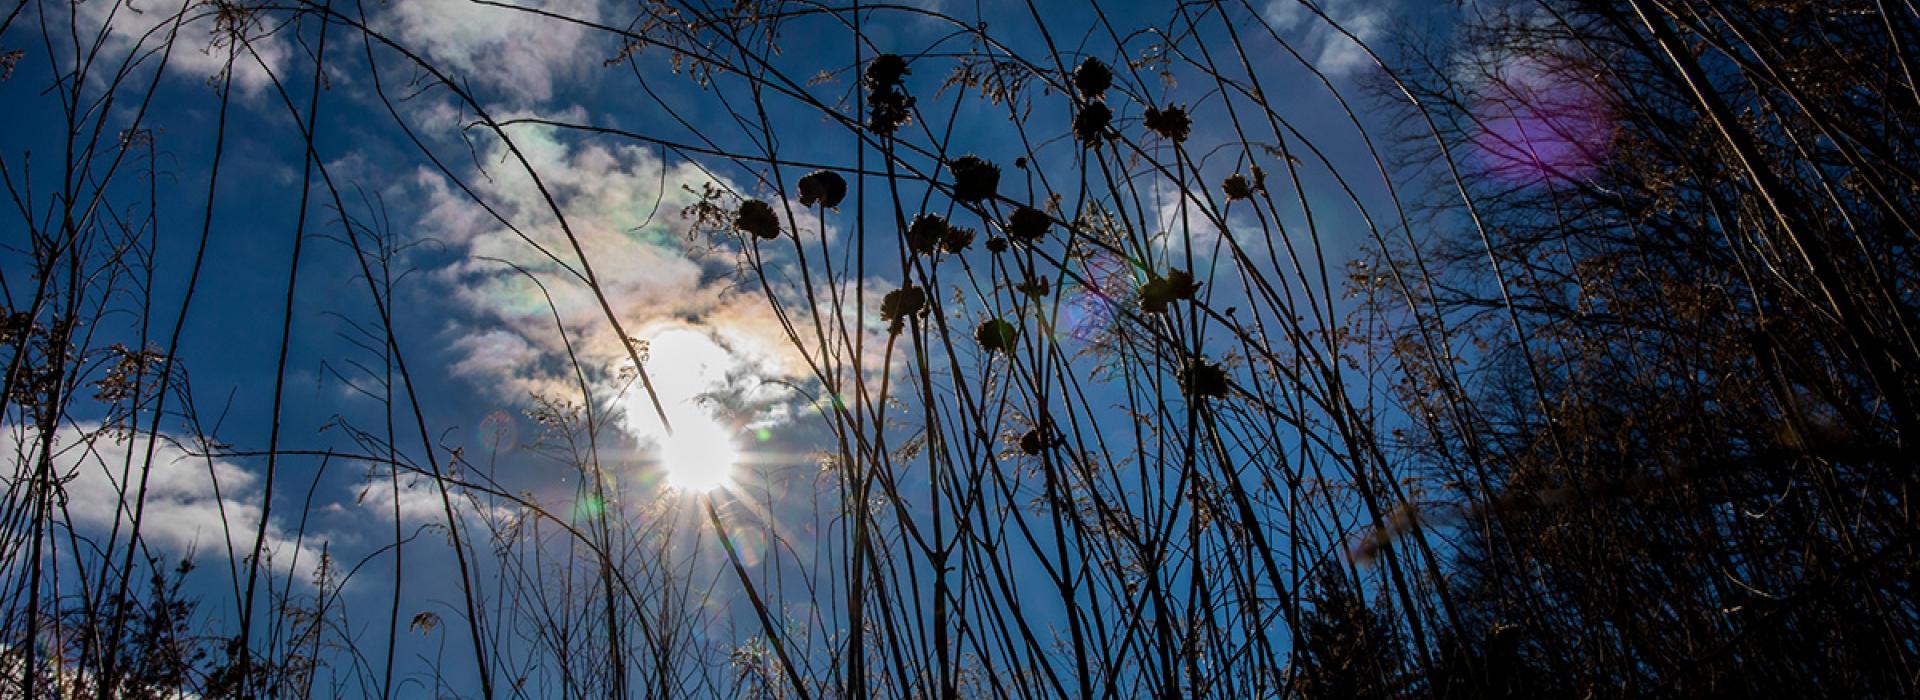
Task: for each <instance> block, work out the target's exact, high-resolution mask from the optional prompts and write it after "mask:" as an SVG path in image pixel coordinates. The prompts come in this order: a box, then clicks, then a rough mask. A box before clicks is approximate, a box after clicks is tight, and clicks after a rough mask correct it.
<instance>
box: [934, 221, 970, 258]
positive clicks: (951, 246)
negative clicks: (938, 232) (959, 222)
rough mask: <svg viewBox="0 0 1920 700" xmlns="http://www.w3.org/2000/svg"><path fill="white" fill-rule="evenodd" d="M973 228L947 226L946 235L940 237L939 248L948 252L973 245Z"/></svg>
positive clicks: (961, 249) (963, 249) (957, 251)
mask: <svg viewBox="0 0 1920 700" xmlns="http://www.w3.org/2000/svg"><path fill="white" fill-rule="evenodd" d="M973 237H974V232H973V229H970V228H967V227H965V226H948V227H947V235H946V237H945V238H942V239H940V249H941V250H944V251H947V252H948V253H960V252H962V251H965V250H966V249H967V246H970V245H973Z"/></svg>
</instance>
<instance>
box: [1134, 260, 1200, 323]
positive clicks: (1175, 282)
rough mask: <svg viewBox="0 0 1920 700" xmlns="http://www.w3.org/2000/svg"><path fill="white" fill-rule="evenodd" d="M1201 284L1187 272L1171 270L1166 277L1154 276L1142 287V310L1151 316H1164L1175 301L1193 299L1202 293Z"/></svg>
mask: <svg viewBox="0 0 1920 700" xmlns="http://www.w3.org/2000/svg"><path fill="white" fill-rule="evenodd" d="M1200 284H1201V283H1199V282H1196V281H1194V279H1193V273H1191V272H1188V271H1186V270H1170V271H1168V272H1167V276H1165V277H1161V276H1159V275H1154V276H1153V279H1150V280H1147V283H1146V284H1143V285H1140V309H1141V310H1142V311H1145V312H1147V313H1150V314H1164V313H1166V312H1167V307H1168V306H1169V305H1170V304H1172V303H1173V302H1174V301H1175V300H1179V299H1192V298H1193V296H1194V294H1195V293H1197V292H1199V291H1200Z"/></svg>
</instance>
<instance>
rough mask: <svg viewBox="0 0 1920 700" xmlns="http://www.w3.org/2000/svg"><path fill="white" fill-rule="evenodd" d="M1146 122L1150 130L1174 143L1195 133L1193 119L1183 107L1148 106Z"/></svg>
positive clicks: (1184, 139)
mask: <svg viewBox="0 0 1920 700" xmlns="http://www.w3.org/2000/svg"><path fill="white" fill-rule="evenodd" d="M1146 123H1147V130H1148V131H1152V132H1153V133H1156V134H1159V135H1160V137H1161V138H1164V139H1167V140H1169V141H1172V142H1174V143H1180V142H1183V141H1186V140H1187V136H1188V135H1189V134H1191V133H1193V120H1192V119H1190V118H1188V117H1187V110H1186V109H1185V108H1183V107H1168V108H1166V109H1156V108H1153V107H1148V108H1147V114H1146Z"/></svg>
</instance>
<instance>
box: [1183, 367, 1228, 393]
mask: <svg viewBox="0 0 1920 700" xmlns="http://www.w3.org/2000/svg"><path fill="white" fill-rule="evenodd" d="M1228 388H1229V385H1228V383H1227V372H1226V370H1223V369H1220V366H1219V365H1216V364H1213V363H1210V362H1207V361H1206V360H1203V359H1199V358H1194V360H1193V361H1192V362H1189V363H1187V368H1186V369H1184V370H1181V371H1180V391H1181V393H1184V394H1186V395H1187V398H1194V399H1198V398H1207V399H1220V398H1226V396H1227V389H1228Z"/></svg>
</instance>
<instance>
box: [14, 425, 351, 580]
mask: <svg viewBox="0 0 1920 700" xmlns="http://www.w3.org/2000/svg"><path fill="white" fill-rule="evenodd" d="M36 435H37V431H35V430H32V429H25V430H17V431H13V432H12V434H11V435H10V436H9V437H11V438H13V439H14V440H13V441H11V442H10V443H9V449H8V450H7V456H6V457H5V458H4V459H5V460H6V461H8V462H10V464H8V465H7V467H8V468H7V470H6V471H8V472H11V473H23V472H22V471H21V469H20V465H21V464H22V463H23V462H24V463H27V464H32V463H34V462H36V461H38V460H39V458H40V451H39V447H40V441H39V440H38V439H37V437H36ZM147 445H148V438H147V436H146V435H145V434H140V435H135V436H133V437H131V438H122V437H120V436H118V435H115V434H111V433H108V432H103V431H102V430H101V429H100V426H99V425H98V424H94V423H81V424H77V425H70V426H67V427H63V428H60V429H59V430H58V432H56V433H55V435H54V448H53V468H54V470H55V473H57V474H59V475H60V476H61V478H62V479H63V480H64V485H63V488H64V490H65V493H66V513H67V516H68V517H69V518H70V519H71V523H72V525H73V527H74V528H75V529H78V530H81V531H84V532H88V533H89V534H94V535H104V534H105V533H107V532H108V531H109V530H111V529H112V528H113V527H114V526H115V524H116V523H117V524H118V525H119V526H120V536H121V537H122V538H124V537H126V536H127V532H128V530H129V528H130V524H131V522H132V519H133V514H134V510H135V506H136V504H137V503H138V502H139V499H138V489H139V481H138V479H139V475H140V473H141V471H140V465H141V464H142V463H143V461H144V460H145V458H146V453H147ZM129 458H131V460H132V461H131V464H132V469H131V472H130V473H131V475H132V476H131V477H129V476H128V472H126V471H124V470H126V468H127V465H128V464H129V462H128V460H129ZM146 478H147V493H146V499H145V503H146V509H145V511H144V513H142V520H141V523H142V524H141V530H140V536H141V539H142V540H144V541H145V542H147V543H148V544H149V545H152V546H155V547H158V548H161V549H164V550H168V551H170V552H172V553H173V554H175V555H186V554H189V553H194V552H198V553H205V552H210V551H211V552H219V551H223V550H224V551H228V552H229V553H230V554H231V556H232V557H233V559H234V560H235V561H239V560H241V559H242V558H244V557H247V556H250V555H251V554H252V552H253V538H254V534H255V533H256V531H257V530H258V528H259V527H260V516H261V502H262V498H263V496H264V494H263V493H262V490H261V483H260V481H261V480H260V477H259V476H258V475H256V474H254V473H253V472H251V471H249V470H247V469H246V468H244V467H241V466H240V465H238V464H235V463H233V462H229V461H225V460H219V459H208V458H205V457H196V456H193V455H191V454H189V453H188V451H187V450H185V449H183V448H181V447H180V446H179V445H178V444H176V443H175V441H174V440H173V439H172V438H170V437H169V436H166V435H164V434H163V435H162V436H161V438H160V440H159V442H158V443H156V444H155V445H154V446H153V463H152V468H151V469H149V470H147V471H146ZM216 485H217V486H218V490H219V495H217V496H216V495H215V487H216ZM123 492H124V493H123ZM266 533H267V534H266V543H265V546H264V547H263V549H262V557H263V561H265V562H266V563H267V564H268V565H269V566H271V567H272V568H273V569H275V570H277V571H281V572H287V571H292V572H293V573H294V574H295V576H296V577H298V578H299V579H300V580H303V581H306V580H311V575H312V572H313V571H314V569H315V568H316V566H317V565H318V564H319V561H320V550H319V545H320V543H319V542H316V541H315V540H314V539H313V538H308V539H307V540H305V541H302V542H300V543H298V544H295V537H294V534H293V533H291V532H289V531H288V529H287V528H286V527H285V526H284V525H282V524H281V523H280V522H279V520H278V519H277V518H276V519H273V520H270V521H268V523H267V530H266ZM229 543H230V544H229Z"/></svg>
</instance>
